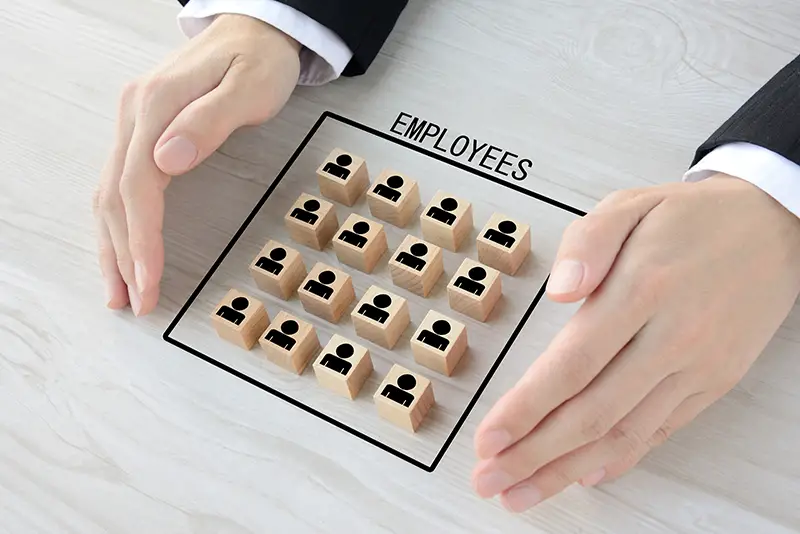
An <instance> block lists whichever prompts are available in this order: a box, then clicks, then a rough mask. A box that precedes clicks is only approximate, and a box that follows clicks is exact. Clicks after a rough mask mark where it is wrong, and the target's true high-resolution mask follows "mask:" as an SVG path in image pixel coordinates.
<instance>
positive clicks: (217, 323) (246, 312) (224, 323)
mask: <svg viewBox="0 0 800 534" xmlns="http://www.w3.org/2000/svg"><path fill="white" fill-rule="evenodd" d="M211 322H212V323H213V324H214V330H216V331H217V335H219V337H221V338H222V339H224V340H225V341H230V342H231V343H234V344H236V345H239V346H240V347H242V348H243V349H245V350H250V349H252V348H253V345H255V344H256V340H257V339H258V337H259V336H260V335H261V334H262V333H263V332H264V330H266V329H267V327H268V326H269V315H267V310H265V309H264V305H263V304H262V303H261V302H260V301H258V300H256V299H254V298H253V297H251V296H249V295H245V294H244V293H242V292H241V291H238V290H236V289H231V290H230V291H228V292H227V293H226V294H225V297H223V299H222V300H221V301H220V302H219V304H217V307H216V308H214V312H213V313H212V314H211Z"/></svg>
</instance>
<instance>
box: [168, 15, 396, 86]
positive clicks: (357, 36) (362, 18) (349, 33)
mask: <svg viewBox="0 0 800 534" xmlns="http://www.w3.org/2000/svg"><path fill="white" fill-rule="evenodd" d="M179 1H180V3H181V5H186V4H187V3H188V2H189V0H179ZM279 1H280V2H281V3H283V4H286V5H287V6H289V7H293V8H294V9H296V10H298V11H300V12H301V13H303V14H305V15H307V16H308V17H310V18H312V19H314V20H315V21H317V22H319V23H320V24H322V25H323V26H325V27H327V28H328V29H330V30H331V31H333V32H334V33H336V34H337V35H338V36H339V37H340V38H341V39H342V40H343V41H344V42H345V43H346V44H347V46H348V47H349V48H350V50H352V51H353V59H352V60H351V61H350V63H349V64H348V65H347V67H345V69H344V72H343V73H342V74H343V75H344V76H358V75H360V74H364V73H365V72H366V71H367V68H369V66H370V64H371V63H372V61H373V60H374V59H375V56H377V55H378V52H379V51H380V49H381V47H382V46H383V43H384V42H385V41H386V38H387V37H389V34H390V33H391V31H392V28H394V25H395V22H397V19H398V18H399V17H400V13H401V12H402V11H403V9H404V8H405V7H406V4H407V3H408V0H279Z"/></svg>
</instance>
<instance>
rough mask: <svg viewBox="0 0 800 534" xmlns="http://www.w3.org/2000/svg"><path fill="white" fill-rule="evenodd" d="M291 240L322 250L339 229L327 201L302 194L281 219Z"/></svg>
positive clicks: (333, 212) (334, 211) (330, 205)
mask: <svg viewBox="0 0 800 534" xmlns="http://www.w3.org/2000/svg"><path fill="white" fill-rule="evenodd" d="M283 219H284V221H285V223H286V228H287V230H289V235H290V236H292V239H294V240H295V241H297V242H298V243H301V244H303V245H306V246H307V247H311V248H313V249H316V250H322V249H323V248H325V245H327V244H328V242H329V241H330V240H331V238H332V237H333V235H334V234H335V233H336V229H337V228H338V227H339V220H338V219H337V218H336V210H335V209H334V207H333V204H331V203H330V202H328V201H327V200H322V199H319V198H317V197H315V196H312V195H309V194H307V193H302V194H301V195H300V197H298V199H297V201H296V202H295V203H294V204H292V207H291V208H290V209H289V211H288V212H287V213H286V216H285V217H284V218H283Z"/></svg>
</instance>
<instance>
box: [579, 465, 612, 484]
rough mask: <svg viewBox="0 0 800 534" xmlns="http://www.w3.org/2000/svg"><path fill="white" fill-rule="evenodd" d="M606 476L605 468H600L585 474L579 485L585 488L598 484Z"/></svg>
mask: <svg viewBox="0 0 800 534" xmlns="http://www.w3.org/2000/svg"><path fill="white" fill-rule="evenodd" d="M605 477H606V470H605V469H600V470H598V471H595V472H594V473H592V474H591V475H586V476H585V477H583V478H582V479H581V486H583V487H585V488H590V487H592V486H596V485H598V484H599V483H600V482H602V481H603V479H604V478H605Z"/></svg>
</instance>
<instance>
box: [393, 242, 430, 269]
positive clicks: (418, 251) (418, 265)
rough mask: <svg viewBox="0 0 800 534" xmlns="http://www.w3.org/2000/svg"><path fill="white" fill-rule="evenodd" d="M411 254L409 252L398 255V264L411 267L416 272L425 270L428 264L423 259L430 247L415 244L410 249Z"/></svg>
mask: <svg viewBox="0 0 800 534" xmlns="http://www.w3.org/2000/svg"><path fill="white" fill-rule="evenodd" d="M408 250H409V252H411V254H409V253H408V252H405V251H403V252H400V253H399V254H398V255H397V262H398V263H402V264H403V265H405V266H406V267H410V268H412V269H414V270H415V271H421V270H422V269H424V268H425V265H427V263H428V262H426V261H425V260H423V259H422V257H423V256H425V255H426V254H427V253H428V247H427V246H426V245H425V243H414V244H413V245H411V248H409V249H408Z"/></svg>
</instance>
